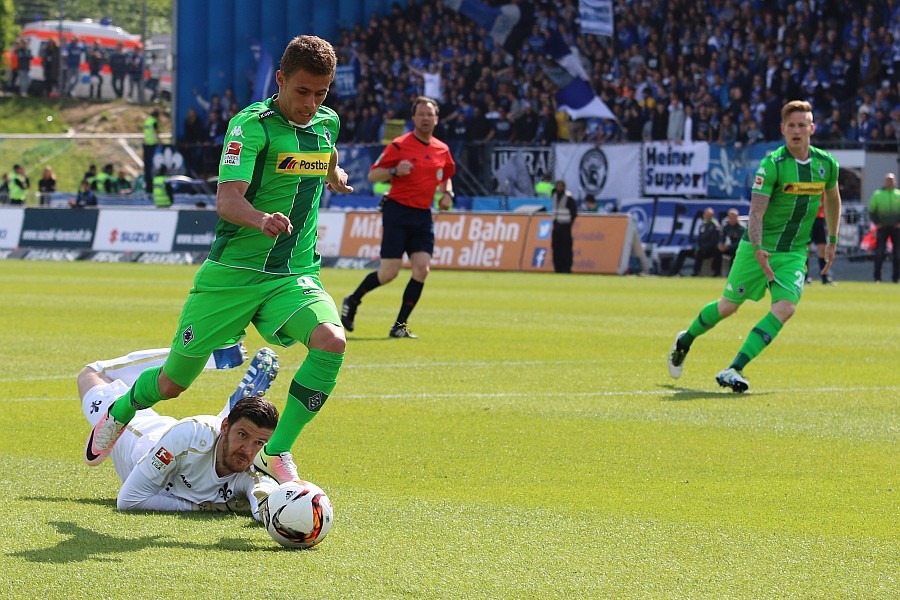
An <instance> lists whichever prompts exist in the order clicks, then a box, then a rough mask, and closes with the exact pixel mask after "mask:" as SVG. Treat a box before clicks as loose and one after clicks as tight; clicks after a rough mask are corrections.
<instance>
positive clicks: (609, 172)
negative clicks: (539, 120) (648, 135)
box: [553, 144, 641, 200]
mask: <svg viewBox="0 0 900 600" xmlns="http://www.w3.org/2000/svg"><path fill="white" fill-rule="evenodd" d="M553 152H554V155H555V161H556V164H555V171H554V179H562V180H563V181H565V182H566V188H567V189H568V190H569V191H570V192H572V195H574V196H575V198H576V199H581V198H584V196H585V194H593V196H594V198H597V200H602V199H604V198H634V197H636V196H640V195H641V182H640V169H639V168H638V165H639V164H640V160H641V145H640V144H615V145H610V146H595V145H594V144H554V145H553Z"/></svg>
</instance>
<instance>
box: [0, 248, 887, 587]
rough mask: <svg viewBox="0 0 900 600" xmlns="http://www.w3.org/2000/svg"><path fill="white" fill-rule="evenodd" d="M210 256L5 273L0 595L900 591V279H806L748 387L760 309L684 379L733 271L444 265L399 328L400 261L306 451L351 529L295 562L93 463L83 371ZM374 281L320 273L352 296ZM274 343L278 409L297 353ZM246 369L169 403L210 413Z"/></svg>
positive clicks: (142, 337)
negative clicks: (740, 385)
mask: <svg viewBox="0 0 900 600" xmlns="http://www.w3.org/2000/svg"><path fill="white" fill-rule="evenodd" d="M195 270H196V267H176V266H154V265H138V264H89V263H44V262H21V261H0V289H2V290H3V292H2V299H3V306H2V310H0V323H2V327H0V336H2V337H0V348H2V351H0V352H2V355H3V361H2V365H3V370H2V373H0V382H2V384H3V388H4V393H3V394H2V397H0V429H2V431H3V432H4V435H2V436H0V498H2V500H3V501H2V506H3V509H2V513H3V521H4V533H3V535H2V536H0V582H2V585H0V597H3V598H31V597H40V598H49V599H53V598H118V597H122V598H137V597H142V598H176V597H180V598H214V597H215V598H238V597H257V598H290V597H303V596H312V597H318V598H366V599H368V598H566V599H569V600H571V599H575V598H579V599H580V598H621V597H629V598H698V597H704V598H773V597H804V598H835V597H859V598H896V597H900V581H898V564H900V517H898V515H900V497H898V489H897V487H898V484H900V482H898V474H900V452H898V440H900V369H898V362H897V360H898V342H897V340H898V339H900V286H893V285H881V286H875V285H872V284H866V283H841V285H840V286H838V287H827V288H826V287H822V286H820V285H813V286H811V287H810V288H809V289H807V290H806V292H805V294H804V298H803V301H802V302H801V304H800V306H799V308H798V310H797V313H796V315H795V316H794V318H793V320H792V321H791V322H790V323H788V325H787V326H786V327H785V328H784V330H783V331H782V332H781V335H780V336H779V337H778V338H777V339H776V340H775V342H774V343H773V344H772V346H771V347H770V348H768V349H767V350H766V351H765V352H764V353H763V354H762V355H761V356H760V357H759V358H758V359H757V360H756V361H754V362H753V363H751V365H750V366H749V367H748V369H747V370H746V375H747V377H748V379H749V380H750V383H751V392H750V393H748V394H744V395H738V394H733V393H731V392H728V391H725V390H722V389H721V388H719V387H718V386H717V385H716V383H715V381H714V377H715V374H716V373H717V372H718V371H719V370H720V369H722V368H724V367H725V366H727V365H728V363H729V362H730V361H731V359H732V357H733V356H734V355H735V353H736V352H737V350H738V348H739V347H740V344H741V340H742V339H743V337H744V336H745V335H746V334H747V332H748V331H749V330H750V328H751V327H752V326H753V324H755V323H756V322H757V321H758V320H759V319H760V318H761V317H762V316H763V315H764V314H765V312H766V310H768V308H767V306H768V304H767V302H764V303H759V304H753V303H750V304H748V305H747V306H746V307H744V308H743V309H742V310H741V311H740V312H739V313H738V314H737V315H736V316H734V317H732V318H731V319H729V320H727V321H725V322H723V323H722V324H720V325H719V326H718V327H717V328H716V329H715V330H713V331H712V332H710V333H709V334H708V335H706V336H704V337H702V338H700V339H699V340H698V341H697V343H696V344H695V345H694V348H693V349H692V351H691V354H690V355H689V356H688V359H687V362H686V369H685V373H684V376H683V377H682V378H681V379H680V380H678V381H673V380H671V379H670V378H669V375H668V372H667V370H666V366H665V355H666V353H667V352H668V349H669V347H670V345H671V343H672V339H673V337H674V335H675V333H676V332H678V331H679V330H681V329H684V328H685V327H687V325H688V324H689V323H690V321H691V319H693V318H694V316H695V315H696V314H697V312H698V311H699V310H700V308H701V307H702V306H703V304H705V303H706V302H708V301H710V300H713V299H715V298H717V297H718V296H719V295H720V293H721V290H722V286H723V283H724V281H723V280H721V279H720V280H714V279H662V278H653V277H647V278H632V277H602V276H578V275H575V276H571V275H568V276H566V275H555V274H515V273H491V274H488V273H474V272H470V273H464V272H449V271H434V272H432V274H431V276H430V277H429V279H428V283H427V285H426V287H425V292H424V295H423V297H422V300H421V302H420V304H419V306H418V307H417V309H416V311H415V312H414V313H413V318H412V320H411V327H412V329H413V331H414V332H416V333H417V334H419V335H420V336H421V339H419V340H395V339H389V338H388V337H387V333H388V330H389V328H390V325H391V324H392V322H393V319H394V317H395V315H396V311H397V309H398V306H399V299H400V295H401V293H402V288H403V286H404V285H405V279H406V277H407V275H408V272H407V271H404V272H403V273H401V277H400V278H399V279H398V281H396V282H394V283H393V284H392V285H390V286H388V287H386V288H382V289H379V290H377V291H375V292H373V293H372V294H370V295H369V296H368V297H366V299H365V301H364V303H363V304H362V305H361V307H360V311H359V314H358V317H357V327H356V331H355V332H353V333H351V334H349V343H348V350H347V355H346V359H345V362H344V369H343V370H342V372H341V375H340V377H339V380H338V387H337V389H336V390H335V392H334V394H333V395H332V397H331V399H330V400H329V402H328V404H327V405H326V406H325V408H324V409H323V411H322V413H321V415H320V416H319V417H318V418H317V419H316V420H314V421H313V422H312V424H311V425H310V426H309V427H308V428H307V429H306V431H304V432H303V434H302V435H301V436H300V439H299V440H298V443H297V445H296V447H295V449H294V455H295V458H296V460H297V462H298V464H299V465H300V469H301V474H302V475H303V476H305V477H306V478H307V479H309V480H310V481H313V482H315V483H317V484H318V485H320V486H321V487H323V488H324V489H325V490H326V491H327V492H328V493H329V495H330V497H331V499H332V501H333V503H334V505H335V525H334V528H333V529H332V530H331V533H330V535H329V537H328V538H327V539H326V540H325V541H324V542H323V543H322V544H320V545H319V546H318V547H316V548H314V549H312V550H310V551H286V550H282V549H280V548H279V547H277V546H276V545H275V544H274V542H272V541H271V539H270V538H269V536H268V535H267V534H266V532H265V531H264V529H263V528H262V527H261V526H259V525H257V524H256V523H255V522H254V521H252V519H250V518H249V517H241V516H233V515H219V514H199V513H120V512H117V511H116V510H115V497H116V493H117V491H118V480H117V478H116V476H115V473H114V472H113V469H112V467H111V465H109V464H104V465H102V466H101V467H99V468H96V469H92V468H89V467H87V466H86V465H84V464H83V462H82V459H81V453H82V448H83V443H84V439H85V436H86V435H87V433H88V431H87V424H86V422H85V421H84V419H83V417H82V416H81V413H80V409H79V405H78V402H77V401H76V399H77V395H76V388H75V375H76V373H77V372H78V371H79V369H80V368H81V367H82V366H83V365H85V364H86V363H88V362H90V361H93V360H96V359H99V358H110V357H113V356H118V355H121V354H124V353H126V352H128V351H131V350H136V349H141V348H152V347H159V346H168V345H169V343H170V340H171V337H172V335H173V333H174V328H175V324H176V320H177V317H178V313H179V311H180V309H181V304H182V302H183V301H184V298H185V296H186V293H187V291H188V289H189V287H190V285H191V281H192V277H193V273H194V271H195ZM362 276H363V272H361V271H338V270H326V271H325V272H324V273H323V277H322V278H323V282H324V283H325V285H326V288H327V289H328V290H329V291H330V292H331V294H332V295H333V296H334V297H335V298H336V299H337V300H338V302H340V299H341V298H342V297H343V296H344V295H346V294H348V293H349V292H350V291H351V290H352V289H353V288H354V287H355V286H356V285H357V283H358V282H359V281H360V279H361V277H362ZM247 345H248V349H249V350H251V351H255V349H256V348H257V347H259V346H260V345H262V341H261V339H260V338H259V336H258V334H257V333H256V332H255V331H254V330H252V328H251V330H250V331H249V332H248V339H247ZM279 354H280V356H281V372H280V377H279V379H278V380H277V381H276V382H275V384H274V385H273V387H272V390H271V391H270V395H269V397H270V399H272V400H273V401H274V402H275V403H276V405H278V406H279V408H281V407H282V406H283V403H284V397H285V395H286V390H287V387H288V385H289V382H290V378H291V376H292V375H293V373H294V372H295V371H296V369H297V367H298V366H299V364H300V362H301V360H302V359H303V357H304V356H305V349H304V348H303V347H302V346H295V347H293V348H290V349H280V350H279ZM242 375H243V369H239V370H234V371H216V372H206V373H204V374H203V375H202V376H201V377H200V379H199V380H198V381H197V382H196V384H195V385H194V386H193V387H192V388H191V389H190V390H189V391H188V392H186V393H185V394H184V396H183V397H182V398H179V399H177V400H170V401H167V402H164V403H161V404H160V405H158V407H157V408H158V409H159V411H160V412H162V413H165V414H171V415H174V416H178V417H180V416H187V415H190V414H198V413H211V414H214V413H216V412H217V411H218V410H219V409H220V407H221V406H222V403H223V402H224V400H225V398H226V397H227V396H228V394H230V393H231V391H232V390H233V389H234V386H235V385H236V384H237V382H238V380H239V379H240V377H241V376H242Z"/></svg>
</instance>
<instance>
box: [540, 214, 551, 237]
mask: <svg viewBox="0 0 900 600" xmlns="http://www.w3.org/2000/svg"><path fill="white" fill-rule="evenodd" d="M552 232H553V220H552V219H543V220H542V221H541V222H540V224H539V225H538V230H537V239H539V240H549V239H550V234H551V233H552Z"/></svg>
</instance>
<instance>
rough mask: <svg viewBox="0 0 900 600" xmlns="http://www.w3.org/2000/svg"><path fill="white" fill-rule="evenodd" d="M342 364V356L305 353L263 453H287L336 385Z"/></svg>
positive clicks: (319, 352)
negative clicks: (304, 358) (276, 424)
mask: <svg viewBox="0 0 900 600" xmlns="http://www.w3.org/2000/svg"><path fill="white" fill-rule="evenodd" d="M343 362H344V355H343V354H335V353H333V352H325V351H324V350H310V351H309V354H307V355H306V360H304V361H303V364H302V365H300V369H299V370H298V371H297V374H296V375H294V380H293V381H292V382H291V388H290V390H289V391H288V399H287V404H286V405H285V407H284V410H283V411H282V413H281V418H280V419H278V426H277V427H276V428H275V432H274V433H273V434H272V438H271V439H270V440H269V443H268V444H266V448H265V450H266V454H268V455H269V456H275V455H276V454H281V453H282V452H290V450H291V447H292V446H293V445H294V442H295V441H297V437H298V436H299V435H300V432H301V431H303V428H304V427H305V426H306V424H307V423H309V422H310V421H312V420H313V418H314V417H315V416H316V415H317V414H318V413H319V409H321V408H322V405H323V404H325V401H326V400H328V396H329V394H331V392H332V391H333V390H334V386H335V385H337V374H338V371H340V369H341V364H342V363H343ZM301 382H302V383H301Z"/></svg>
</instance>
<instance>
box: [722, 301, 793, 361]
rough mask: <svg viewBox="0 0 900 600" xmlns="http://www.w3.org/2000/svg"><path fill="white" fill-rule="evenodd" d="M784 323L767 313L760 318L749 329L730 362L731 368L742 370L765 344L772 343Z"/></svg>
mask: <svg viewBox="0 0 900 600" xmlns="http://www.w3.org/2000/svg"><path fill="white" fill-rule="evenodd" d="M782 327H784V324H783V323H782V322H781V321H779V320H778V319H777V318H776V317H775V315H773V314H772V313H768V314H767V315H766V316H765V317H763V318H762V320H760V322H759V323H757V324H756V326H755V327H754V328H753V329H752V330H751V331H750V335H748V336H747V339H746V341H744V345H743V346H741V349H740V350H739V351H738V353H737V356H736V357H735V358H734V361H733V362H732V363H731V368H733V369H737V370H738V371H742V370H743V369H744V367H746V366H747V363H749V362H750V361H751V360H753V359H754V358H756V357H757V356H759V353H760V352H762V351H763V350H764V349H765V348H766V346H768V345H769V344H771V343H772V340H774V339H775V336H776V335H778V332H779V331H781V328H782Z"/></svg>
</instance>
